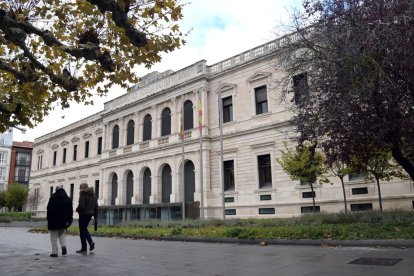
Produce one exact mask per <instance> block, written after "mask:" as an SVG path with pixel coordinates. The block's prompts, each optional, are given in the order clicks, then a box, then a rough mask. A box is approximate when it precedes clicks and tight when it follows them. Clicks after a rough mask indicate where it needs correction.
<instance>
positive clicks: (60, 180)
mask: <svg viewBox="0 0 414 276" xmlns="http://www.w3.org/2000/svg"><path fill="white" fill-rule="evenodd" d="M63 181H65V179H64V178H58V180H57V182H63Z"/></svg>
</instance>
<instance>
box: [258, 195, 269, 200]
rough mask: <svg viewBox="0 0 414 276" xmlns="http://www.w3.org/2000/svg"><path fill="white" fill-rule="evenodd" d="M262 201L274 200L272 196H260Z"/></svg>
mask: <svg viewBox="0 0 414 276" xmlns="http://www.w3.org/2000/svg"><path fill="white" fill-rule="evenodd" d="M260 200H272V195H260Z"/></svg>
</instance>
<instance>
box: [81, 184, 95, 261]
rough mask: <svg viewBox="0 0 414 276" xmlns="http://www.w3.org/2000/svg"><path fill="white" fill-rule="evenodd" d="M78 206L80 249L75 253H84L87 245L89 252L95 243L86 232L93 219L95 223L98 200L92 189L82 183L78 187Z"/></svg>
mask: <svg viewBox="0 0 414 276" xmlns="http://www.w3.org/2000/svg"><path fill="white" fill-rule="evenodd" d="M79 189H80V192H79V205H78V207H77V208H76V212H78V213H79V236H80V240H81V246H82V247H81V249H80V250H77V251H76V253H86V252H87V244H86V241H87V242H88V243H89V251H92V250H94V249H95V243H94V242H93V240H92V237H91V234H90V233H89V231H88V225H89V222H90V221H91V219H92V216H93V217H94V219H95V221H96V220H97V219H98V199H97V197H96V195H95V192H94V191H93V188H92V187H88V184H86V183H82V184H81V185H80V186H79Z"/></svg>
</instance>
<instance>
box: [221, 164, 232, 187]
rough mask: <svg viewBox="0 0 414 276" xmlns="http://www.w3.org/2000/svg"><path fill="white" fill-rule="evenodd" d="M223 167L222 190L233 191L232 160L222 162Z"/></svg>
mask: <svg viewBox="0 0 414 276" xmlns="http://www.w3.org/2000/svg"><path fill="white" fill-rule="evenodd" d="M223 169H224V190H225V191H234V161H233V160H228V161H224V162H223Z"/></svg>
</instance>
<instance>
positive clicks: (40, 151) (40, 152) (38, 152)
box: [36, 149, 44, 154]
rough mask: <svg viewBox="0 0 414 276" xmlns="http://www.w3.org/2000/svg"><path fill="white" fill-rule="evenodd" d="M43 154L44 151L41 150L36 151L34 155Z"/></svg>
mask: <svg viewBox="0 0 414 276" xmlns="http://www.w3.org/2000/svg"><path fill="white" fill-rule="evenodd" d="M43 152H44V150H43V149H38V150H37V152H36V153H37V154H42V153H43Z"/></svg>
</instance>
